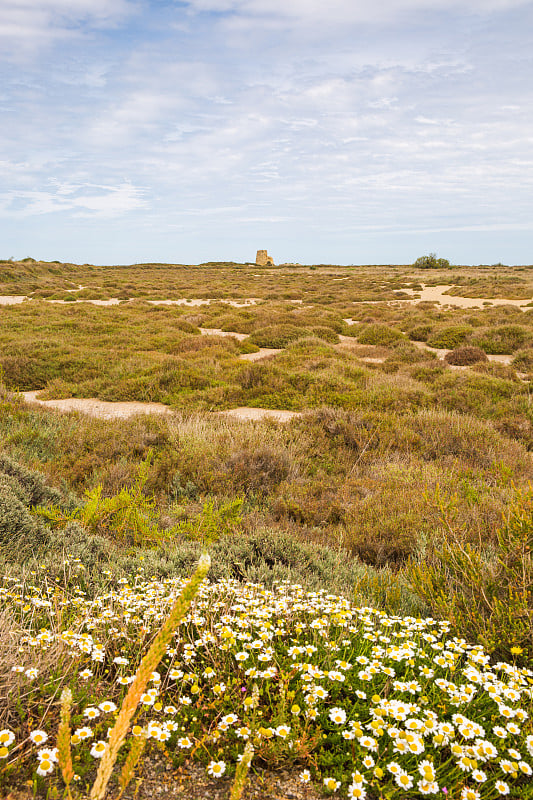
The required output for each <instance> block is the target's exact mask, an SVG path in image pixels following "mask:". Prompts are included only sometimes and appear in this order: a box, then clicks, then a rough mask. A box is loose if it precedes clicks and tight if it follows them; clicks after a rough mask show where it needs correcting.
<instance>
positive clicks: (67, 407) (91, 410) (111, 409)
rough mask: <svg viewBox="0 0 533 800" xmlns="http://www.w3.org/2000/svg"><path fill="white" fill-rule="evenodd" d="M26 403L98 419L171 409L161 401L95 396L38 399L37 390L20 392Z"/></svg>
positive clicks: (167, 411)
mask: <svg viewBox="0 0 533 800" xmlns="http://www.w3.org/2000/svg"><path fill="white" fill-rule="evenodd" d="M21 394H22V396H23V397H24V399H25V400H26V402H28V403H37V404H38V405H40V406H45V407H46V408H55V409H57V410H58V411H64V412H68V411H79V412H81V413H82V414H88V415H89V416H90V417H98V418H99V419H126V418H127V417H133V416H135V414H170V413H172V412H171V409H170V408H169V407H168V406H165V405H163V403H141V402H137V401H130V402H116V403H115V402H110V401H108V400H98V399H97V398H95V397H89V398H81V397H66V398H64V399H62V400H40V399H39V398H38V397H37V395H38V394H39V391H33V392H21Z"/></svg>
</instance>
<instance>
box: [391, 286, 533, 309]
mask: <svg viewBox="0 0 533 800" xmlns="http://www.w3.org/2000/svg"><path fill="white" fill-rule="evenodd" d="M452 286H454V284H453V283H450V284H441V285H440V286H426V285H425V284H422V287H423V288H422V291H420V290H416V289H402V292H405V293H406V294H411V295H417V297H416V298H414V297H413V299H412V300H408V299H398V300H394V301H393V302H394V303H414V304H415V305H416V304H418V303H424V302H430V303H439V304H440V305H447V306H457V307H458V308H484V306H485V303H490V304H491V305H493V306H516V307H517V308H522V309H523V308H524V307H525V306H527V304H528V303H530V302H531V301H532V300H533V298H530V299H529V300H527V299H526V300H508V299H505V298H503V297H460V296H457V297H455V296H453V295H448V294H444V292H447V291H448V289H451V288H452Z"/></svg>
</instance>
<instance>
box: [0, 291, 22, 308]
mask: <svg viewBox="0 0 533 800" xmlns="http://www.w3.org/2000/svg"><path fill="white" fill-rule="evenodd" d="M25 299H26V295H25V294H4V295H0V306H16V305H17V304H18V303H23V302H24V300H25Z"/></svg>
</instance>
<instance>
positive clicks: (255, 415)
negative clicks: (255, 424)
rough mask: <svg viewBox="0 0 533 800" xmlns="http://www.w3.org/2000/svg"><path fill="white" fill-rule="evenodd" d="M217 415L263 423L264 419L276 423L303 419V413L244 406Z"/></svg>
mask: <svg viewBox="0 0 533 800" xmlns="http://www.w3.org/2000/svg"><path fill="white" fill-rule="evenodd" d="M215 413H216V414H221V415H223V416H228V417H236V418H237V419H244V420H251V421H261V420H264V419H272V420H275V421H276V422H288V421H289V420H290V419H292V418H293V417H301V416H302V412H301V411H285V410H282V409H273V408H249V407H247V406H242V407H241V408H231V409H229V410H228V411H216V412H215Z"/></svg>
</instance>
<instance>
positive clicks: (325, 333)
mask: <svg viewBox="0 0 533 800" xmlns="http://www.w3.org/2000/svg"><path fill="white" fill-rule="evenodd" d="M311 334H312V335H313V336H318V338H319V339H324V341H325V342H330V343H331V344H338V342H339V336H338V334H337V333H335V331H334V330H333V329H332V328H330V327H328V326H326V325H315V326H314V327H312V328H311Z"/></svg>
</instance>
